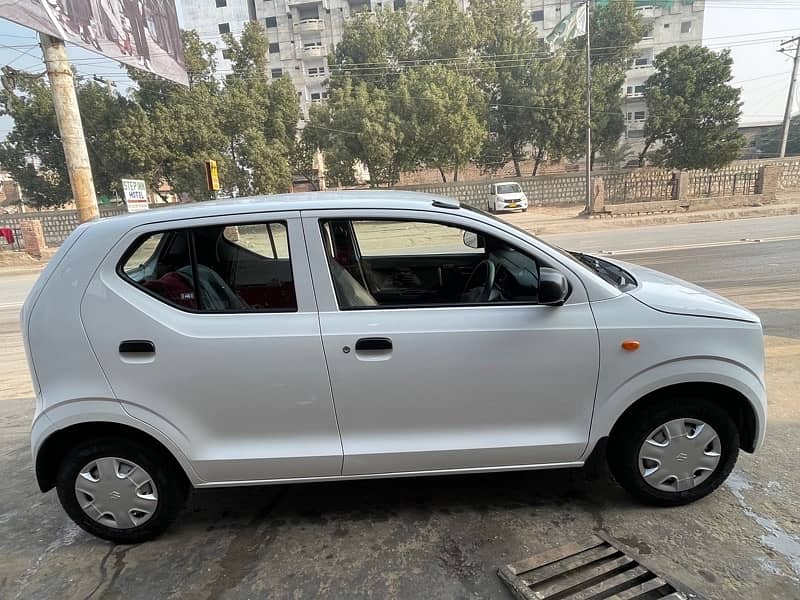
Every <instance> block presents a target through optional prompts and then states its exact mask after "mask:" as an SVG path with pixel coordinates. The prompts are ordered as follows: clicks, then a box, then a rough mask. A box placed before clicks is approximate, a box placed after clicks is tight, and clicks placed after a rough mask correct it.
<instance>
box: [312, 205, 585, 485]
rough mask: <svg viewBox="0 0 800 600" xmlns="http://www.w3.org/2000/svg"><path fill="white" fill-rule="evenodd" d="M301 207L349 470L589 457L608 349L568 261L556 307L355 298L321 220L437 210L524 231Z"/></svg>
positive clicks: (409, 469) (568, 460)
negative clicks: (602, 350) (365, 302)
mask: <svg viewBox="0 0 800 600" xmlns="http://www.w3.org/2000/svg"><path fill="white" fill-rule="evenodd" d="M303 216H304V219H303V225H304V229H305V233H306V242H307V245H308V248H309V260H310V262H311V268H312V274H313V278H314V286H315V290H316V293H317V301H318V306H319V309H320V324H321V330H322V336H323V344H324V347H325V353H326V358H327V363H328V369H329V372H330V378H331V386H332V389H333V396H334V401H335V404H336V411H337V418H338V423H339V427H340V432H341V436H342V445H343V450H344V469H343V474H344V475H364V474H378V473H403V472H421V471H428V472H435V471H446V470H456V469H491V468H498V467H510V466H522V465H553V464H562V465H568V464H575V461H578V460H579V459H580V457H581V455H582V453H583V451H584V449H585V448H586V444H587V440H588V435H589V426H590V423H591V415H592V408H593V403H594V395H595V389H596V384H597V373H598V361H599V358H598V340H597V329H596V326H595V322H594V318H593V316H592V312H591V309H590V306H589V302H588V298H587V295H586V291H585V289H584V288H583V287H582V284H581V282H580V279H579V278H578V277H577V276H575V275H574V274H573V273H571V272H569V271H568V270H566V269H565V275H566V276H567V277H568V279H569V281H570V283H571V285H572V287H573V291H572V294H571V296H570V298H569V300H568V301H567V303H566V304H565V305H564V306H558V307H553V306H538V305H535V304H494V305H491V304H486V305H466V304H458V303H451V304H444V305H441V304H440V305H436V306H433V305H425V304H424V303H418V304H416V305H409V306H406V307H394V308H383V307H381V306H380V305H379V304H378V305H373V306H362V307H361V308H358V309H352V310H348V309H346V306H344V308H342V307H340V304H339V302H338V301H337V296H336V293H335V291H334V285H333V282H332V275H331V271H330V269H329V261H330V260H335V257H334V256H332V255H331V254H332V251H331V250H329V249H326V246H325V244H326V242H325V241H324V234H323V233H322V232H321V230H322V224H323V223H325V222H326V220H331V219H351V220H358V219H395V220H396V219H409V220H415V219H430V220H433V221H434V222H442V223H445V224H448V225H454V224H455V225H460V226H464V227H467V228H474V229H475V230H476V231H478V232H479V233H487V234H490V235H496V236H500V237H503V238H504V240H505V241H508V242H510V243H516V244H519V243H520V241H519V240H516V241H515V240H514V238H512V237H511V236H509V235H508V234H506V233H505V232H501V231H494V230H489V229H487V227H488V226H486V225H485V224H483V223H480V222H477V221H473V220H471V219H467V218H462V217H461V216H444V215H443V214H442V213H433V212H432V213H421V212H420V211H399V210H395V211H379V210H351V211H345V210H335V211H317V212H304V213H303ZM459 239H460V236H459ZM525 250H526V251H533V249H532V248H525ZM406 254H408V252H406ZM381 260H383V261H386V260H389V259H388V256H385V257H383V258H382V259H381ZM402 260H404V261H407V260H408V259H407V258H404V259H402ZM406 264H408V263H406ZM353 279H356V278H355V277H354V278H353ZM351 285H357V284H352V283H351Z"/></svg>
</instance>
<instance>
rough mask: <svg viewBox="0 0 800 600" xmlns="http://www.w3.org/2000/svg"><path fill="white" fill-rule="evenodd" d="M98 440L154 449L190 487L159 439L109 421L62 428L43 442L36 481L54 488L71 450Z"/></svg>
mask: <svg viewBox="0 0 800 600" xmlns="http://www.w3.org/2000/svg"><path fill="white" fill-rule="evenodd" d="M97 438H117V439H124V440H129V441H133V442H137V443H140V444H143V445H147V446H149V447H152V448H155V449H156V450H157V451H158V452H159V453H160V454H161V455H162V456H163V457H164V460H166V461H168V462H170V463H171V465H172V467H173V469H174V470H175V472H176V473H180V474H181V475H182V476H183V480H184V481H183V483H184V484H185V486H186V487H187V489H188V488H189V487H190V486H191V479H190V477H189V474H188V473H187V472H186V470H185V469H184V467H183V465H182V464H181V462H180V461H179V460H178V459H177V458H175V455H174V454H173V453H172V452H171V451H170V450H169V449H168V448H167V447H166V446H165V445H164V444H163V443H162V442H161V441H160V440H158V439H157V438H155V437H154V436H152V435H150V434H149V433H147V432H145V431H142V430H141V429H137V428H136V427H132V426H130V425H125V424H122V423H115V422H110V421H89V422H84V423H76V424H73V425H69V426H67V427H64V428H62V429H57V430H56V431H54V432H53V433H51V434H50V435H49V436H48V437H47V438H46V439H45V440H44V442H42V444H41V446H40V447H39V449H38V452H37V453H36V464H35V471H36V482H37V483H38V485H39V489H40V490H41V491H42V492H46V491H48V490H50V489H52V488H53V487H54V486H55V482H56V474H57V471H58V467H59V465H60V464H61V459H62V458H63V457H64V456H65V455H66V453H67V452H68V451H69V450H70V448H72V447H74V446H75V445H76V444H77V443H80V442H84V441H87V440H91V439H97Z"/></svg>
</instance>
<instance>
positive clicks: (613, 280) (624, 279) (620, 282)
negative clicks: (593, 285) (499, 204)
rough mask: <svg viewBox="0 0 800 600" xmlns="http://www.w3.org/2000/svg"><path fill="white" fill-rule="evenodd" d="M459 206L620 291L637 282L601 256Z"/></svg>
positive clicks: (470, 208)
mask: <svg viewBox="0 0 800 600" xmlns="http://www.w3.org/2000/svg"><path fill="white" fill-rule="evenodd" d="M461 208H464V209H466V210H471V211H472V212H477V213H481V214H482V215H484V216H487V217H489V218H490V219H492V220H494V221H497V222H498V223H502V224H503V225H505V226H506V227H511V228H512V229H514V230H515V231H518V232H519V233H521V234H523V235H524V236H526V237H531V238H534V239H535V240H536V241H537V242H538V243H539V244H541V245H542V246H546V247H547V248H549V249H550V250H552V251H553V252H554V253H556V254H560V255H561V256H563V257H564V258H566V259H568V260H570V261H572V262H574V261H577V262H578V264H579V265H581V266H582V267H584V268H585V269H587V270H588V271H591V272H592V273H594V274H595V275H599V276H600V277H601V278H602V279H603V280H604V281H606V282H607V283H610V284H611V285H613V286H614V287H615V288H617V289H618V290H619V291H621V292H627V291H629V290H632V289H633V288H635V287H636V286H637V285H638V284H637V283H636V279H635V278H634V277H633V275H631V274H630V273H629V272H628V271H626V270H625V269H623V268H622V267H618V266H617V265H615V264H613V263H610V262H608V261H607V260H603V259H602V258H597V257H595V256H591V255H589V254H584V253H582V252H570V251H569V250H564V249H563V248H560V247H558V246H556V245H554V244H550V243H548V242H545V241H544V240H543V239H542V238H540V237H537V236H535V235H533V234H532V233H531V232H530V231H526V230H524V229H522V228H521V227H517V226H516V225H514V224H513V223H509V222H508V221H506V220H504V219H500V218H498V217H496V216H495V215H493V214H491V213H487V212H486V211H484V210H481V209H479V208H475V207H474V206H470V205H468V204H462V205H461Z"/></svg>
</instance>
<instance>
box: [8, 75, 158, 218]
mask: <svg viewBox="0 0 800 600" xmlns="http://www.w3.org/2000/svg"><path fill="white" fill-rule="evenodd" d="M15 83H16V86H15V87H14V88H12V89H4V90H3V91H2V92H0V106H2V108H1V109H0V111H2V113H3V114H8V115H10V116H11V117H12V118H13V119H14V127H13V129H12V131H11V132H10V133H9V135H8V137H7V139H6V140H5V141H4V142H3V143H2V144H0V164H2V165H3V166H4V167H5V168H6V169H8V171H9V172H10V173H11V174H12V175H13V176H14V178H15V179H16V180H17V181H18V182H19V184H20V186H21V187H22V188H23V190H25V196H26V200H27V202H28V203H29V204H31V205H34V206H37V207H44V206H61V205H63V204H65V203H66V202H68V201H69V200H70V199H71V198H72V190H71V188H70V183H69V174H68V172H67V166H66V161H65V158H64V150H63V147H62V145H61V137H60V134H59V131H58V125H57V122H56V117H55V111H54V109H53V98H52V94H51V91H50V87H49V85H48V84H47V83H46V82H45V81H44V80H43V79H31V78H20V79H18V80H17V81H16V82H15ZM77 96H78V105H79V106H80V109H81V114H82V123H83V130H84V135H85V136H86V144H87V148H88V151H89V161H90V164H91V166H92V172H93V174H94V183H95V189H96V191H97V194H98V195H99V196H109V195H112V194H113V193H114V192H115V191H118V188H119V186H120V179H121V178H123V177H139V176H142V175H143V174H144V173H145V169H144V165H143V163H142V162H141V161H139V160H136V159H134V160H130V158H131V157H130V156H129V155H128V153H127V152H126V151H125V146H126V144H125V140H124V139H123V138H124V136H125V135H132V136H135V135H136V133H137V132H136V131H130V130H127V129H125V126H126V125H127V124H129V123H130V114H131V112H132V111H134V109H135V105H134V104H133V103H132V102H131V101H129V100H127V99H126V98H123V97H121V96H118V95H110V94H109V93H108V90H107V89H106V87H105V86H103V85H100V84H98V83H96V82H94V81H85V80H78V83H77Z"/></svg>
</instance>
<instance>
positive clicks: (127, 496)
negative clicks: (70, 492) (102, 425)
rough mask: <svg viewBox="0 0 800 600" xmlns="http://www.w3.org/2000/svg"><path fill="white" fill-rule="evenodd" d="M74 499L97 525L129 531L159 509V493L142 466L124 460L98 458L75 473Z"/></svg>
mask: <svg viewBox="0 0 800 600" xmlns="http://www.w3.org/2000/svg"><path fill="white" fill-rule="evenodd" d="M75 496H76V497H77V498H78V504H79V505H80V507H81V508H82V509H83V511H84V512H85V513H86V514H87V515H89V516H90V517H91V518H92V519H94V520H95V521H97V522H98V523H102V524H103V525H105V526H107V527H114V528H116V529H130V528H131V527H137V526H139V525H141V524H143V523H145V522H146V521H147V520H148V519H150V517H152V516H153V513H155V511H156V507H157V506H158V490H157V489H156V484H155V482H154V481H153V479H152V478H151V477H150V475H149V474H148V473H147V471H145V470H144V469H143V468H142V467H140V466H139V465H137V464H136V463H135V462H132V461H130V460H128V459H125V458H117V457H115V456H108V457H103V458H97V459H95V460H93V461H91V462H90V463H88V464H87V465H86V466H84V467H83V468H82V469H81V470H80V472H79V473H78V477H77V478H76V479H75Z"/></svg>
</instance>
